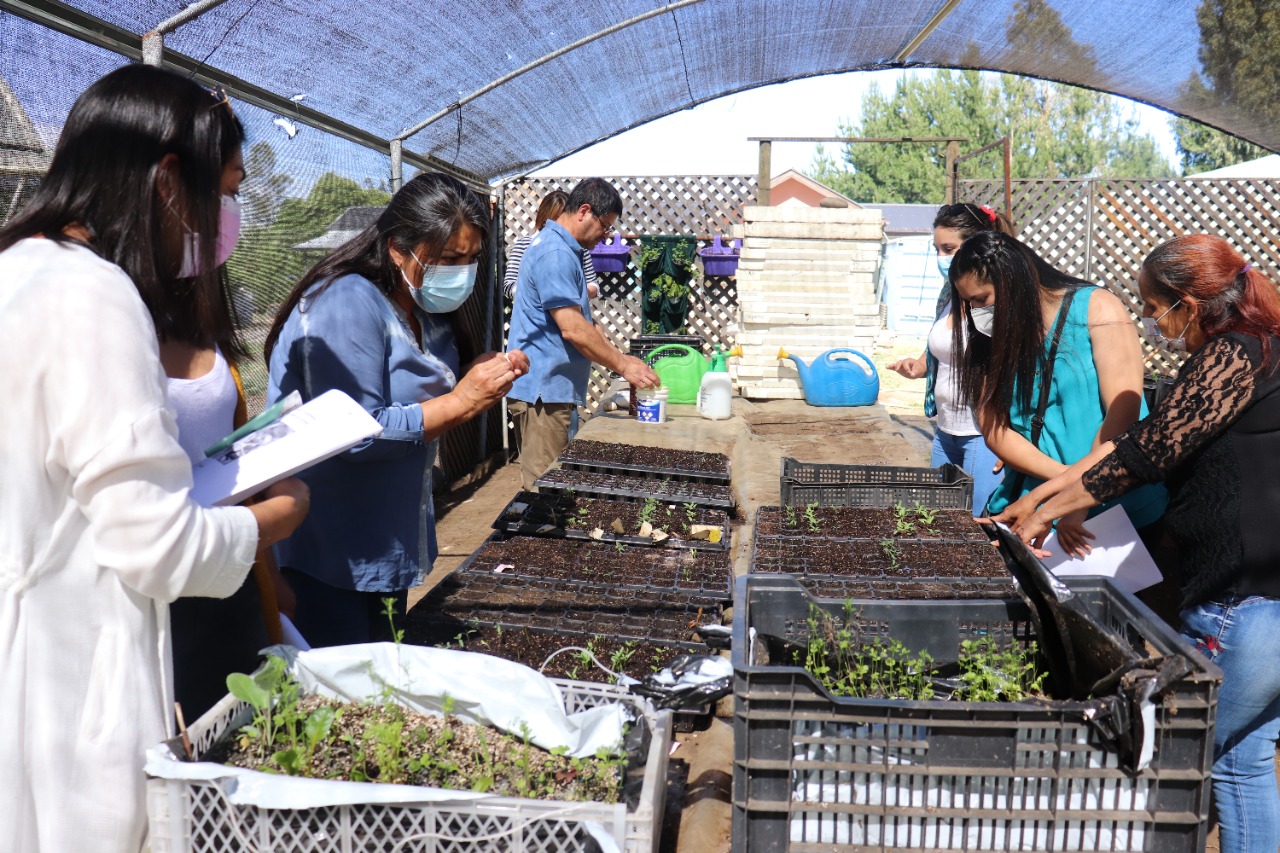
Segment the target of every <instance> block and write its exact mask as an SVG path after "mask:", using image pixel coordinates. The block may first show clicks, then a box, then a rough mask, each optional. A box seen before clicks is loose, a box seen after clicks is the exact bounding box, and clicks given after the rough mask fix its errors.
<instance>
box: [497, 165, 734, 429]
mask: <svg viewBox="0 0 1280 853" xmlns="http://www.w3.org/2000/svg"><path fill="white" fill-rule="evenodd" d="M578 180H579V179H577V178H530V179H527V180H524V181H517V182H513V183H511V184H508V185H507V186H506V188H505V190H504V195H503V210H504V216H503V222H504V228H503V232H504V236H505V239H506V242H507V244H508V245H510V243H511V242H512V241H514V240H515V238H516V237H519V236H520V235H522V234H528V233H530V232H532V231H533V227H534V220H535V218H536V216H537V212H538V204H539V203H540V202H541V201H542V198H543V196H545V195H546V194H547V193H549V192H551V191H553V190H563V191H564V192H568V191H569V190H571V189H572V188H573V185H574V184H575V183H576V182H577V181H578ZM606 180H608V181H609V182H610V183H611V184H613V185H614V187H616V188H617V190H618V194H619V195H621V196H622V216H621V217H620V218H619V222H621V223H622V231H623V242H624V243H626V244H627V245H630V246H638V244H639V242H640V238H641V237H642V236H647V235H662V234H693V235H695V236H696V237H697V239H698V248H699V249H701V248H704V247H706V246H708V245H710V244H711V242H712V239H713V237H714V235H716V234H722V235H724V236H725V237H728V235H729V233H730V232H731V230H732V227H733V226H734V225H735V224H737V223H740V222H741V221H742V206H743V205H744V204H752V203H754V201H755V194H756V179H755V177H753V176H739V175H729V176H712V177H699V176H685V177H620V178H606ZM599 275H600V298H599V299H598V300H596V303H595V305H594V309H595V312H596V322H597V323H599V324H600V326H601V328H602V329H603V330H604V332H605V334H606V335H607V336H608V337H609V340H610V341H612V343H613V345H614V346H616V347H618V348H619V349H621V350H623V351H624V352H625V351H626V350H627V349H628V346H629V343H630V341H631V339H632V338H634V337H636V336H638V335H639V334H640V333H641V328H640V299H641V293H640V271H639V270H638V269H636V267H635V266H634V265H632V264H628V265H627V268H626V269H625V270H624V271H623V272H620V273H600V274H599ZM689 285H690V299H689V333H690V334H694V335H699V336H700V337H702V338H703V340H705V341H707V343H709V344H714V343H719V344H725V345H728V344H731V343H732V342H733V334H732V333H731V332H730V331H729V328H730V326H731V325H732V324H734V323H736V322H737V317H738V292H737V287H736V286H735V284H734V280H733V279H731V278H720V277H714V278H709V277H706V276H703V275H695V276H694V278H693V279H692V280H691V281H690V282H689ZM609 381H610V377H609V374H608V372H607V371H603V370H601V369H599V368H596V369H594V370H593V371H592V374H591V381H590V383H589V388H588V395H587V407H588V408H589V409H590V408H594V407H595V405H596V404H597V403H598V402H599V401H600V399H601V398H602V397H603V395H604V393H605V391H606V390H607V389H608V386H609Z"/></svg>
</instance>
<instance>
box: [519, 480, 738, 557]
mask: <svg viewBox="0 0 1280 853" xmlns="http://www.w3.org/2000/svg"><path fill="white" fill-rule="evenodd" d="M581 499H589V500H593V501H599V502H601V503H604V504H609V503H611V501H610V499H609V498H604V497H601V498H586V496H585V495H584V496H583V498H577V497H573V496H570V495H565V494H555V493H549V494H538V493H536V492H518V493H517V494H516V496H515V497H514V498H512V499H511V502H510V503H508V504H507V506H506V508H505V509H503V510H502V513H501V514H500V515H499V516H498V517H497V518H496V519H494V522H493V528H494V530H499V531H502V532H504V533H511V534H518V535H520V536H543V537H547V538H560V539H580V540H583V541H599V542H608V543H613V542H622V543H623V544H625V545H627V546H628V547H631V546H634V547H637V548H659V549H671V548H683V549H687V550H707V551H727V550H729V537H730V522H729V514H728V513H726V512H725V511H724V510H719V509H708V508H706V507H699V508H698V509H696V510H694V517H693V523H694V524H707V525H716V526H718V527H719V528H720V530H721V533H720V541H719V542H712V541H711V540H709V539H685V538H682V537H681V533H682V531H680V530H677V531H676V533H673V534H670V538H668V539H665V540H663V541H662V542H655V541H654V540H653V539H652V538H651V537H648V536H637V535H629V534H625V533H617V532H615V531H614V529H613V528H612V527H603V528H601V529H602V530H603V534H602V536H601V538H600V539H599V540H596V539H593V537H592V536H591V531H589V530H585V529H582V528H579V527H570V526H568V525H567V524H566V519H568V518H569V516H571V515H573V513H574V512H575V511H576V510H577V507H578V502H579V500H581ZM620 503H622V504H623V505H625V506H628V507H631V508H633V509H634V508H635V505H636V502H635V501H621V502H620ZM669 507H670V504H662V505H661V508H660V509H659V510H658V512H657V513H656V515H657V516H658V519H657V520H658V521H659V524H658V525H656V526H657V527H660V528H661V527H663V525H666V527H668V528H669V527H671V524H670V523H669V520H668V508H669ZM674 516H678V522H679V523H680V524H683V523H684V522H686V521H687V516H686V513H685V509H684V507H676V509H675V510H674ZM664 532H667V531H666V529H665V528H664Z"/></svg>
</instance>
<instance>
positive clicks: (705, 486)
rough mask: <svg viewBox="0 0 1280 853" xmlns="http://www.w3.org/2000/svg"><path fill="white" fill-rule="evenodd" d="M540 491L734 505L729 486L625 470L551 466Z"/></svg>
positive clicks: (723, 505) (711, 505) (727, 507)
mask: <svg viewBox="0 0 1280 853" xmlns="http://www.w3.org/2000/svg"><path fill="white" fill-rule="evenodd" d="M534 485H536V486H537V487H538V491H539V492H550V493H552V494H570V495H579V494H582V495H598V496H600V497H606V498H610V499H612V500H625V501H645V500H647V499H649V498H655V499H657V500H659V501H661V502H662V503H667V504H676V505H683V504H686V503H688V504H694V505H696V506H710V507H721V508H724V509H732V508H733V490H732V489H731V488H730V487H729V486H721V485H712V484H710V483H690V482H685V481H677V480H656V479H647V478H645V477H631V476H627V475H625V474H597V473H593V472H591V471H570V470H566V469H564V468H552V469H551V470H550V471H548V472H547V473H545V474H543V475H542V476H541V477H539V478H538V480H537V481H536V482H535V483H534Z"/></svg>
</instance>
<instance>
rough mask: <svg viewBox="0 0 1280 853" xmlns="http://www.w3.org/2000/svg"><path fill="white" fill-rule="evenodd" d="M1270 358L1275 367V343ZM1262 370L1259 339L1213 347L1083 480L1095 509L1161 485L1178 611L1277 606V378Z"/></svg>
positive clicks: (1279, 374) (1279, 351)
mask: <svg viewBox="0 0 1280 853" xmlns="http://www.w3.org/2000/svg"><path fill="white" fill-rule="evenodd" d="M1271 349H1272V365H1273V366H1274V364H1275V361H1276V359H1277V358H1280V339H1277V338H1273V339H1272V341H1271ZM1261 364H1262V346H1261V344H1260V343H1259V341H1258V339H1257V338H1254V337H1252V336H1251V335H1244V334H1235V333H1231V334H1225V335H1220V336H1218V337H1216V338H1213V339H1211V340H1210V341H1209V342H1208V343H1206V344H1205V345H1204V346H1203V347H1201V348H1200V349H1199V350H1198V351H1197V352H1196V353H1195V354H1193V355H1192V356H1191V357H1190V358H1189V359H1187V362H1186V364H1185V365H1184V366H1183V368H1182V370H1181V372H1180V373H1179V375H1178V380H1177V382H1176V383H1174V385H1173V387H1172V388H1171V389H1170V391H1169V395H1168V396H1167V397H1166V398H1165V399H1164V400H1163V401H1162V402H1161V404H1160V406H1159V408H1157V409H1156V410H1155V411H1154V412H1152V413H1151V415H1150V416H1149V417H1147V418H1146V419H1145V420H1142V421H1139V422H1138V423H1136V424H1134V425H1133V426H1132V427H1130V428H1129V429H1128V430H1126V431H1125V432H1124V433H1122V434H1120V435H1119V436H1117V437H1116V439H1115V445H1116V449H1115V452H1114V453H1112V454H1110V455H1109V456H1107V457H1106V458H1105V459H1103V460H1102V461H1101V462H1099V463H1098V464H1097V465H1095V466H1094V467H1093V468H1091V469H1089V471H1087V472H1086V473H1085V475H1084V478H1083V482H1084V487H1085V489H1087V490H1088V492H1089V494H1090V495H1092V496H1093V497H1094V498H1095V499H1097V500H1099V501H1106V500H1110V499H1112V498H1114V497H1116V496H1117V495H1119V494H1122V493H1124V492H1125V491H1128V490H1129V489H1131V488H1133V487H1134V486H1136V485H1139V484H1141V483H1154V482H1158V481H1160V480H1164V481H1165V484H1166V485H1167V486H1168V488H1169V509H1168V511H1167V512H1166V513H1165V523H1166V526H1167V529H1168V532H1169V534H1170V536H1171V537H1172V539H1173V541H1174V543H1175V544H1176V545H1177V546H1178V552H1179V554H1178V556H1179V562H1180V565H1179V566H1176V567H1174V566H1171V567H1168V568H1169V569H1170V570H1171V571H1176V572H1177V574H1176V575H1175V576H1174V580H1176V581H1178V582H1179V583H1180V585H1181V587H1182V592H1183V606H1184V607H1185V606H1188V605H1191V604H1196V603H1199V602H1202V601H1206V600H1208V599H1210V598H1213V597H1215V596H1219V595H1222V594H1224V593H1235V594H1240V595H1266V596H1271V597H1280V393H1277V391H1280V370H1273V369H1271V367H1268V368H1265V369H1262V370H1259V367H1260V365H1261Z"/></svg>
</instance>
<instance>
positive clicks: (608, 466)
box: [557, 439, 730, 485]
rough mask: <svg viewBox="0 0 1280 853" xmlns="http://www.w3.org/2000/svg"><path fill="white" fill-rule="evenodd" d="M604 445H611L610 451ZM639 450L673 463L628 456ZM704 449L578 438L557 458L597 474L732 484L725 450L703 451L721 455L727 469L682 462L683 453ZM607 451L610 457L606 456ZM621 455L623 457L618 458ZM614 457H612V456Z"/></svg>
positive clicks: (567, 464)
mask: <svg viewBox="0 0 1280 853" xmlns="http://www.w3.org/2000/svg"><path fill="white" fill-rule="evenodd" d="M604 445H608V449H607V450H606V448H605V446H604ZM637 451H651V452H656V453H659V454H661V455H663V456H666V457H668V458H669V459H671V460H672V461H673V464H671V465H644V464H641V463H637V462H634V461H631V460H628V459H627V456H628V455H630V454H632V453H635V452H637ZM690 452H699V453H700V451H682V450H672V449H669V448H665V447H649V446H646V445H629V444H610V443H608V442H598V441H586V440H584V439H575V440H574V441H571V442H570V443H569V446H568V447H566V448H565V450H564V452H563V453H561V454H560V458H559V459H558V460H557V461H558V462H559V463H560V465H561V467H563V468H567V469H570V470H574V471H592V472H594V473H597V474H626V475H628V476H631V477H642V478H645V479H651V480H674V481H677V482H685V483H710V484H712V485H728V483H729V474H730V471H729V457H727V456H725V455H724V454H721V453H716V454H703V455H709V456H716V457H719V460H720V461H723V464H724V470H723V471H701V470H698V469H696V468H692V467H685V466H681V465H680V464H679V460H680V457H681V454H682V453H690ZM606 454H607V456H606ZM618 456H621V457H622V458H621V459H618V458H617V457H618ZM610 457H612V458H610Z"/></svg>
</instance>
